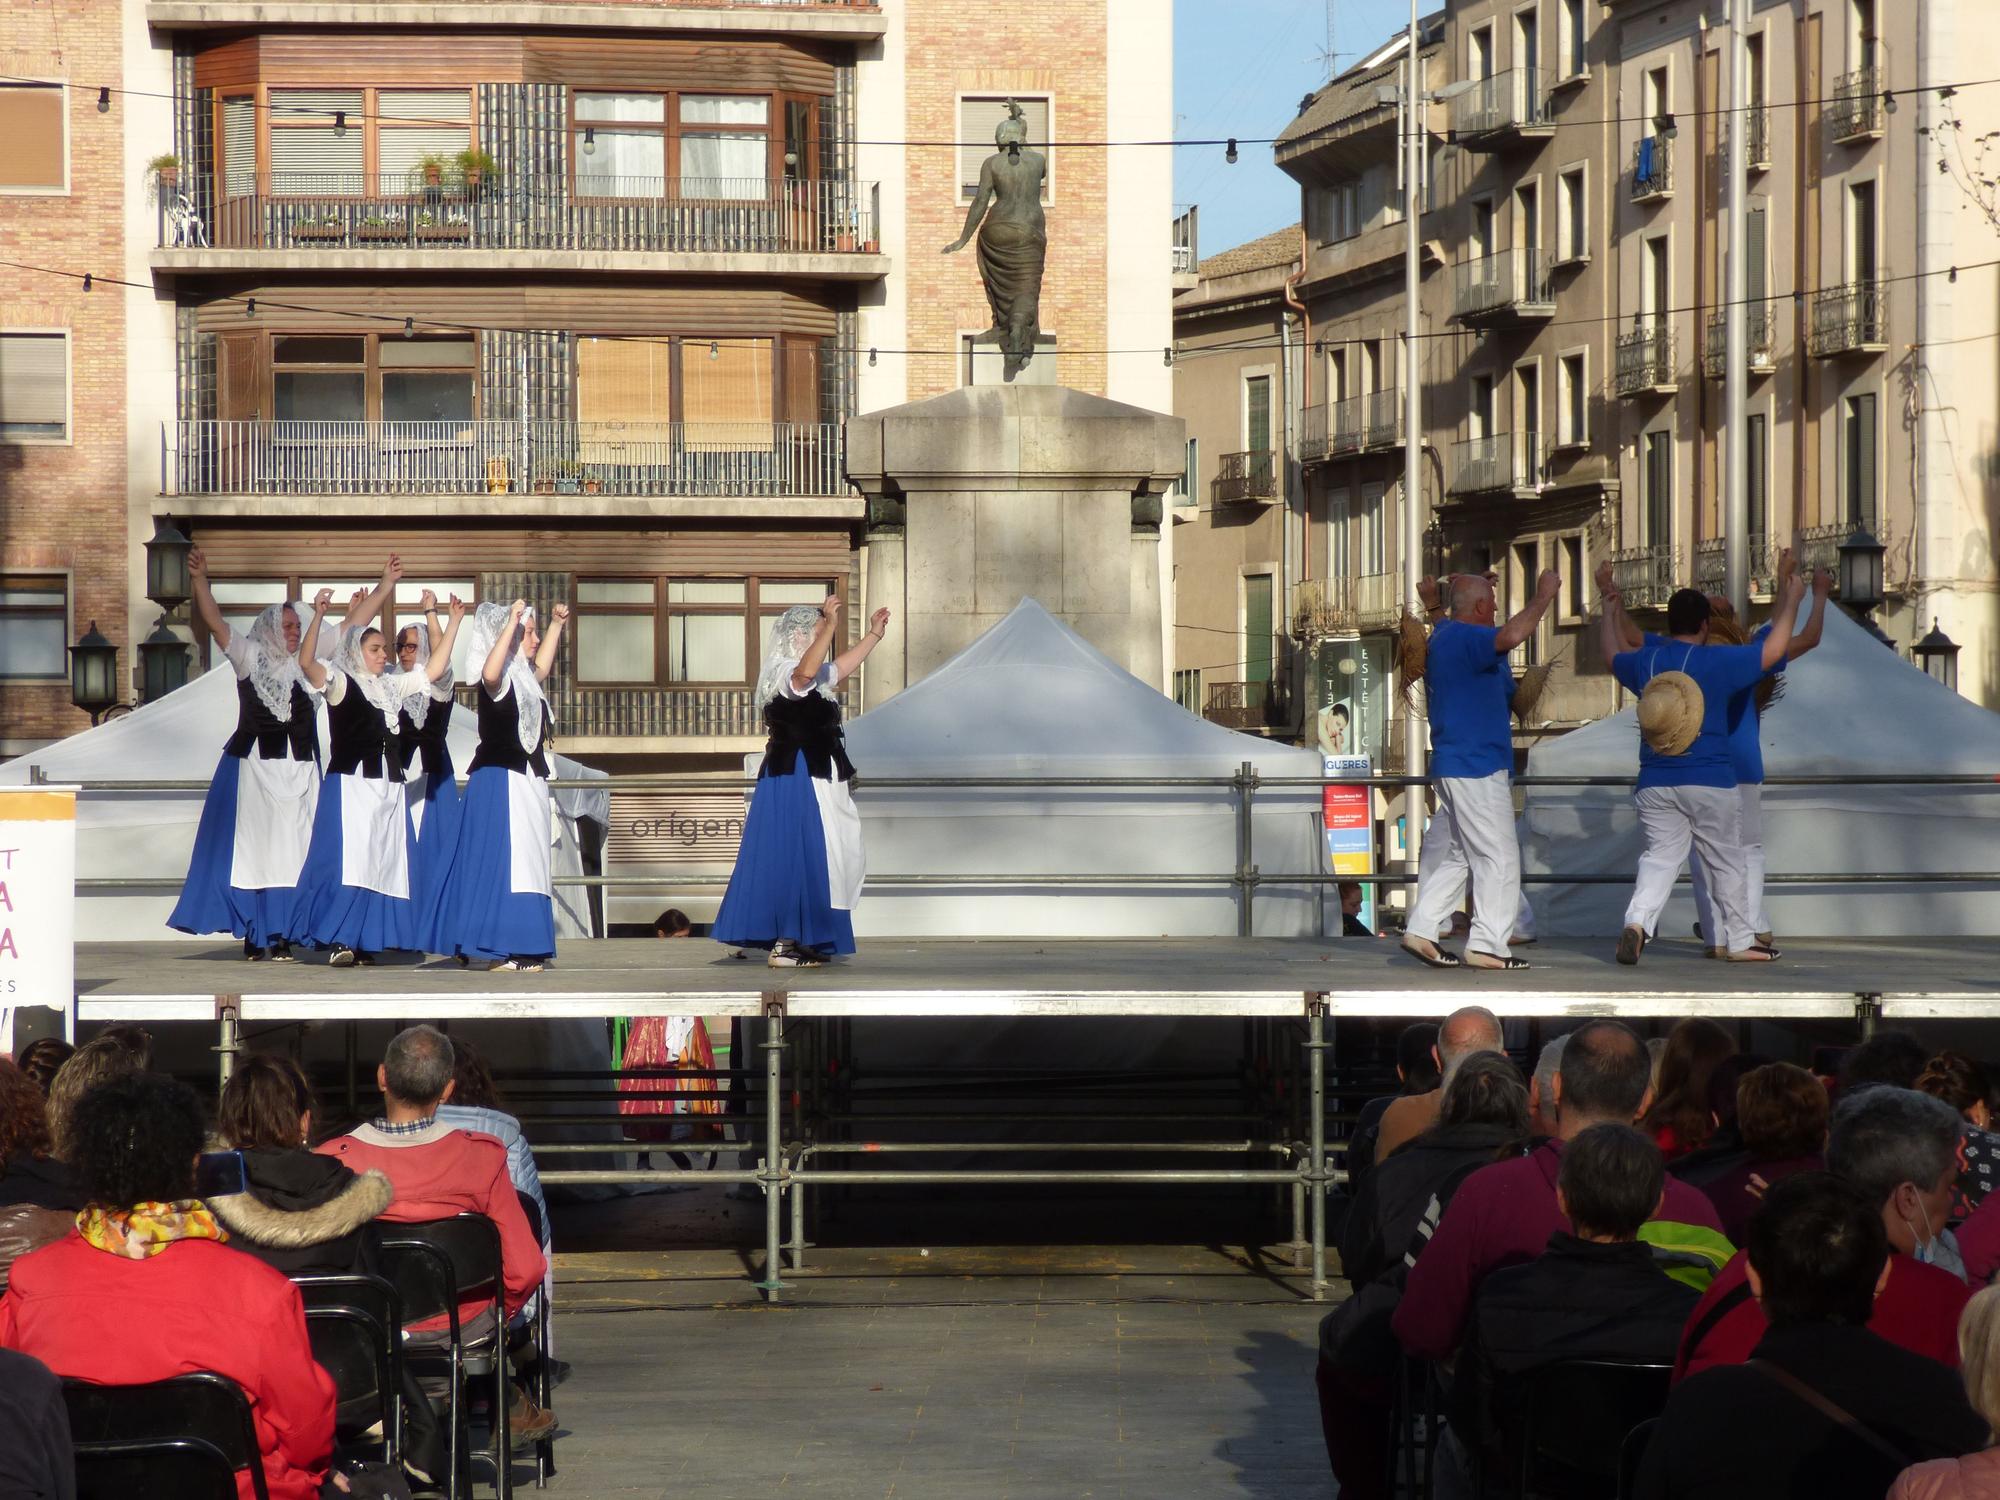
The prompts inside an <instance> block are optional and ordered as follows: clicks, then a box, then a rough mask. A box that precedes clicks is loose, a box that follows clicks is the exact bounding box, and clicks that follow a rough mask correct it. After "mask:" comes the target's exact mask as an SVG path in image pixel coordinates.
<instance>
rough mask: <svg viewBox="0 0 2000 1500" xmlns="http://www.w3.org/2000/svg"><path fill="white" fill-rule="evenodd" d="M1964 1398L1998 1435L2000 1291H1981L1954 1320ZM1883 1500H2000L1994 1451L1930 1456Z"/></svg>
mask: <svg viewBox="0 0 2000 1500" xmlns="http://www.w3.org/2000/svg"><path fill="white" fill-rule="evenodd" d="M1958 1354H1959V1369H1960V1371H1961V1372H1962V1373H1963V1375H1964V1377H1965V1394H1966V1397H1967V1398H1968V1399H1969V1400H1970V1401H1971V1403H1972V1409H1973V1410H1974V1411H1976V1412H1978V1413H1979V1416H1980V1419H1981V1420H1982V1421H1984V1422H1985V1423H1986V1427H1987V1430H1988V1431H1989V1432H1991V1433H1994V1434H1996V1435H2000V1287H1992V1286H1989V1287H1987V1288H1986V1289H1985V1290H1984V1291H1982V1292H1980V1293H1979V1294H1978V1295H1977V1296H1975V1297H1974V1298H1973V1299H1972V1300H1971V1301H1970V1302H1968V1303H1966V1305H1965V1316H1964V1317H1962V1318H1960V1319H1959V1320H1958ZM1889 1500H2000V1448H1982V1449H1980V1450H1979V1451H1978V1452H1976V1453H1969V1454H1967V1455H1966V1456H1965V1457H1963V1458H1934V1459H1931V1460H1929V1461H1928V1462H1926V1463H1920V1464H1918V1465H1916V1466H1915V1467H1914V1468H1909V1469H1905V1470H1904V1471H1903V1472H1902V1473H1901V1474H1900V1475H1898V1476H1897V1478H1896V1483H1895V1484H1894V1485H1893V1486H1892V1487H1891V1488H1890V1490H1889Z"/></svg>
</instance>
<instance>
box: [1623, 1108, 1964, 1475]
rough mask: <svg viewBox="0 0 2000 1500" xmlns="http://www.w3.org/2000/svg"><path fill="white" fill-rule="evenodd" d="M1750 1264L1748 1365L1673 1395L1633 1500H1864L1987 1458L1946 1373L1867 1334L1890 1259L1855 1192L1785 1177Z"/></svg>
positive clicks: (1753, 1234) (1808, 1177)
mask: <svg viewBox="0 0 2000 1500" xmlns="http://www.w3.org/2000/svg"><path fill="white" fill-rule="evenodd" d="M1835 1135H1836V1138H1838V1135H1839V1125H1838V1123H1837V1122H1836V1125H1835ZM1747 1255H1748V1273H1747V1274H1748V1277H1749V1282H1748V1284H1749V1286H1750V1289H1751V1295H1752V1296H1753V1297H1754V1298H1756V1300H1757V1304H1758V1306H1759V1308H1760V1309H1761V1312H1760V1314H1759V1319H1758V1321H1759V1323H1760V1324H1762V1325H1764V1331H1763V1332H1761V1333H1760V1334H1759V1337H1758V1339H1757V1342H1756V1344H1755V1346H1754V1353H1753V1358H1752V1360H1751V1362H1750V1363H1748V1364H1738V1365H1732V1366H1725V1367H1722V1368H1716V1369H1710V1370H1706V1371H1704V1372H1702V1373H1701V1374H1699V1375H1695V1376H1693V1377H1691V1378H1690V1379H1688V1380H1686V1381H1685V1382H1683V1383H1682V1384H1680V1385H1679V1386H1677V1387H1676V1388H1675V1389H1674V1393H1673V1395H1672V1396H1671V1397H1670V1398H1669V1399H1668V1401H1667V1408H1666V1411H1665V1413H1664V1414H1663V1415H1662V1416H1661V1418H1660V1425H1659V1427H1658V1428H1657V1430H1656V1431H1655V1432H1654V1434H1653V1440H1652V1442H1651V1444H1650V1445H1649V1446H1648V1448H1647V1450H1646V1454H1645V1457H1644V1459H1643V1461H1642V1462H1641V1465H1640V1469H1639V1475H1638V1479H1637V1481H1636V1484H1635V1486H1634V1491H1633V1493H1634V1494H1635V1496H1637V1497H1638V1500H1682V1497H1687V1500H1711V1497H1713V1500H1721V1497H1725V1496H1743V1497H1745V1500H1749V1497H1753V1496H1754V1497H1757V1500H1765V1497H1769V1496H1801V1497H1803V1496H1811V1497H1813V1500H1877V1497H1878V1496H1880V1495H1881V1494H1882V1493H1883V1492H1884V1491H1885V1490H1886V1489H1887V1488H1888V1487H1889V1485H1890V1483H1891V1481H1892V1480H1893V1479H1894V1478H1895V1476H1896V1474H1897V1472H1898V1470H1900V1469H1901V1468H1903V1467H1905V1466H1907V1465H1909V1464H1911V1463H1915V1462H1917V1461H1919V1460H1923V1459H1931V1458H1955V1457H1957V1456H1958V1455H1960V1454H1964V1453H1971V1452H1974V1451H1976V1450H1977V1449H1979V1448H1982V1447H1984V1446H1985V1443H1986V1439H1987V1429H1986V1424H1985V1423H1984V1422H1982V1421H1981V1420H1980V1419H1979V1418H1978V1417H1977V1416H1976V1415H1974V1413H1973V1410H1972V1408H1971V1407H1970V1406H1969V1405H1968V1404H1967V1403H1966V1399H1965V1393H1964V1391H1963V1390H1962V1389H1961V1388H1960V1386H1959V1383H1958V1379H1957V1377H1956V1376H1954V1375H1953V1374H1952V1372H1951V1371H1949V1370H1947V1369H1945V1368H1944V1367H1943V1366H1942V1365H1940V1364H1938V1363H1936V1362H1935V1361H1932V1360H1929V1359H1925V1358H1923V1357H1921V1356H1919V1355H1916V1354H1912V1353H1911V1352H1909V1351H1908V1350H1907V1349H1902V1348H1898V1347H1897V1346H1896V1345H1894V1344H1892V1343H1890V1342H1889V1341H1888V1340H1887V1339H1884V1338H1882V1337H1881V1336H1879V1335H1878V1334H1875V1333H1872V1332H1870V1331H1869V1328H1868V1326H1867V1325H1868V1324H1869V1321H1870V1314H1871V1308H1873V1307H1874V1305H1875V1303H1876V1299H1877V1298H1878V1297H1879V1296H1881V1295H1884V1294H1885V1293H1886V1289H1887V1288H1888V1287H1889V1286H1890V1285H1891V1284H1893V1280H1894V1273H1892V1271H1891V1269H1890V1268H1891V1266H1892V1265H1894V1264H1895V1263H1896V1261H1897V1260H1898V1259H1900V1258H1901V1257H1898V1256H1895V1255H1892V1254H1891V1253H1890V1248H1889V1234H1888V1232H1887V1231H1886V1229H1885V1228H1884V1222H1883V1214H1882V1212H1881V1210H1880V1208H1879V1207H1878V1206H1877V1205H1876V1204H1875V1203H1874V1202H1873V1201H1872V1199H1871V1198H1870V1197H1869V1196H1868V1195H1866V1194H1865V1193H1863V1192H1862V1191H1861V1190H1860V1189H1859V1188H1858V1187H1857V1186H1855V1185H1854V1184H1851V1183H1848V1182H1844V1181H1842V1180H1840V1179H1838V1178H1836V1177H1834V1176H1832V1175H1831V1174H1829V1173H1825V1172H1801V1173H1799V1174H1798V1175H1797V1176H1795V1177H1788V1178H1787V1179H1785V1181H1783V1182H1781V1183H1779V1184H1778V1185H1777V1186H1776V1187H1774V1188H1772V1189H1771V1193H1770V1197H1769V1198H1768V1199H1767V1200H1766V1202H1765V1205H1764V1207H1763V1209H1762V1210H1761V1211H1760V1212H1759V1213H1758V1214H1757V1215H1756V1217H1754V1218H1753V1219H1752V1220H1751V1221H1750V1246H1749V1250H1748V1252H1747ZM1877 1316H1878V1317H1879V1314H1878V1315H1877Z"/></svg>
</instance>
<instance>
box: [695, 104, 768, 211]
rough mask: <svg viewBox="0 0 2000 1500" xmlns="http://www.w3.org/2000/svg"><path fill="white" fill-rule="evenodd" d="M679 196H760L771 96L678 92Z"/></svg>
mask: <svg viewBox="0 0 2000 1500" xmlns="http://www.w3.org/2000/svg"><path fill="white" fill-rule="evenodd" d="M680 125H681V133H680V146H681V151H680V156H681V160H680V181H681V196H682V197H684V198H746V199H755V198H762V197H763V196H764V195H765V192H766V191H767V189H766V186H765V178H766V176H767V175H768V173H769V171H770V161H771V101H770V99H769V98H767V97H765V96H763V95H759V94H751V95H746V96H740V97H739V96H731V95H723V94H683V95H681V98H680Z"/></svg>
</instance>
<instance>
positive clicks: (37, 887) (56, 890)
mask: <svg viewBox="0 0 2000 1500" xmlns="http://www.w3.org/2000/svg"><path fill="white" fill-rule="evenodd" d="M75 933H76V788H75V787H35V788H33V789H32V790H29V789H25V788H7V789H0V1053H6V1054H8V1055H10V1056H11V1055H12V1053H13V1051H14V1016H15V1014H16V1012H18V1011H19V1010H20V1008H21V1007H22V1006H25V1005H41V1006H47V1007H49V1008H50V1009H51V1010H55V1011H59V1012H61V1014H62V1016H63V1035H64V1036H66V1037H74V1035H75V1033H76V945H75Z"/></svg>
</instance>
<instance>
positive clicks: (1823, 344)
mask: <svg viewBox="0 0 2000 1500" xmlns="http://www.w3.org/2000/svg"><path fill="white" fill-rule="evenodd" d="M1888 341H1889V289H1888V286H1887V284H1886V283H1884V282H1881V281H1851V282H1849V283H1847V285H1845V286H1833V287H1827V288H1825V289H1824V290H1822V291H1819V292H1816V293H1814V294H1813V304H1812V334H1811V342H1810V346H1809V347H1810V348H1811V351H1812V354H1813V356H1814V357H1815V358H1817V359H1824V358H1826V357H1828V356H1829V355H1835V354H1859V353H1874V352H1876V351H1879V350H1882V349H1885V348H1887V347H1888Z"/></svg>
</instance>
